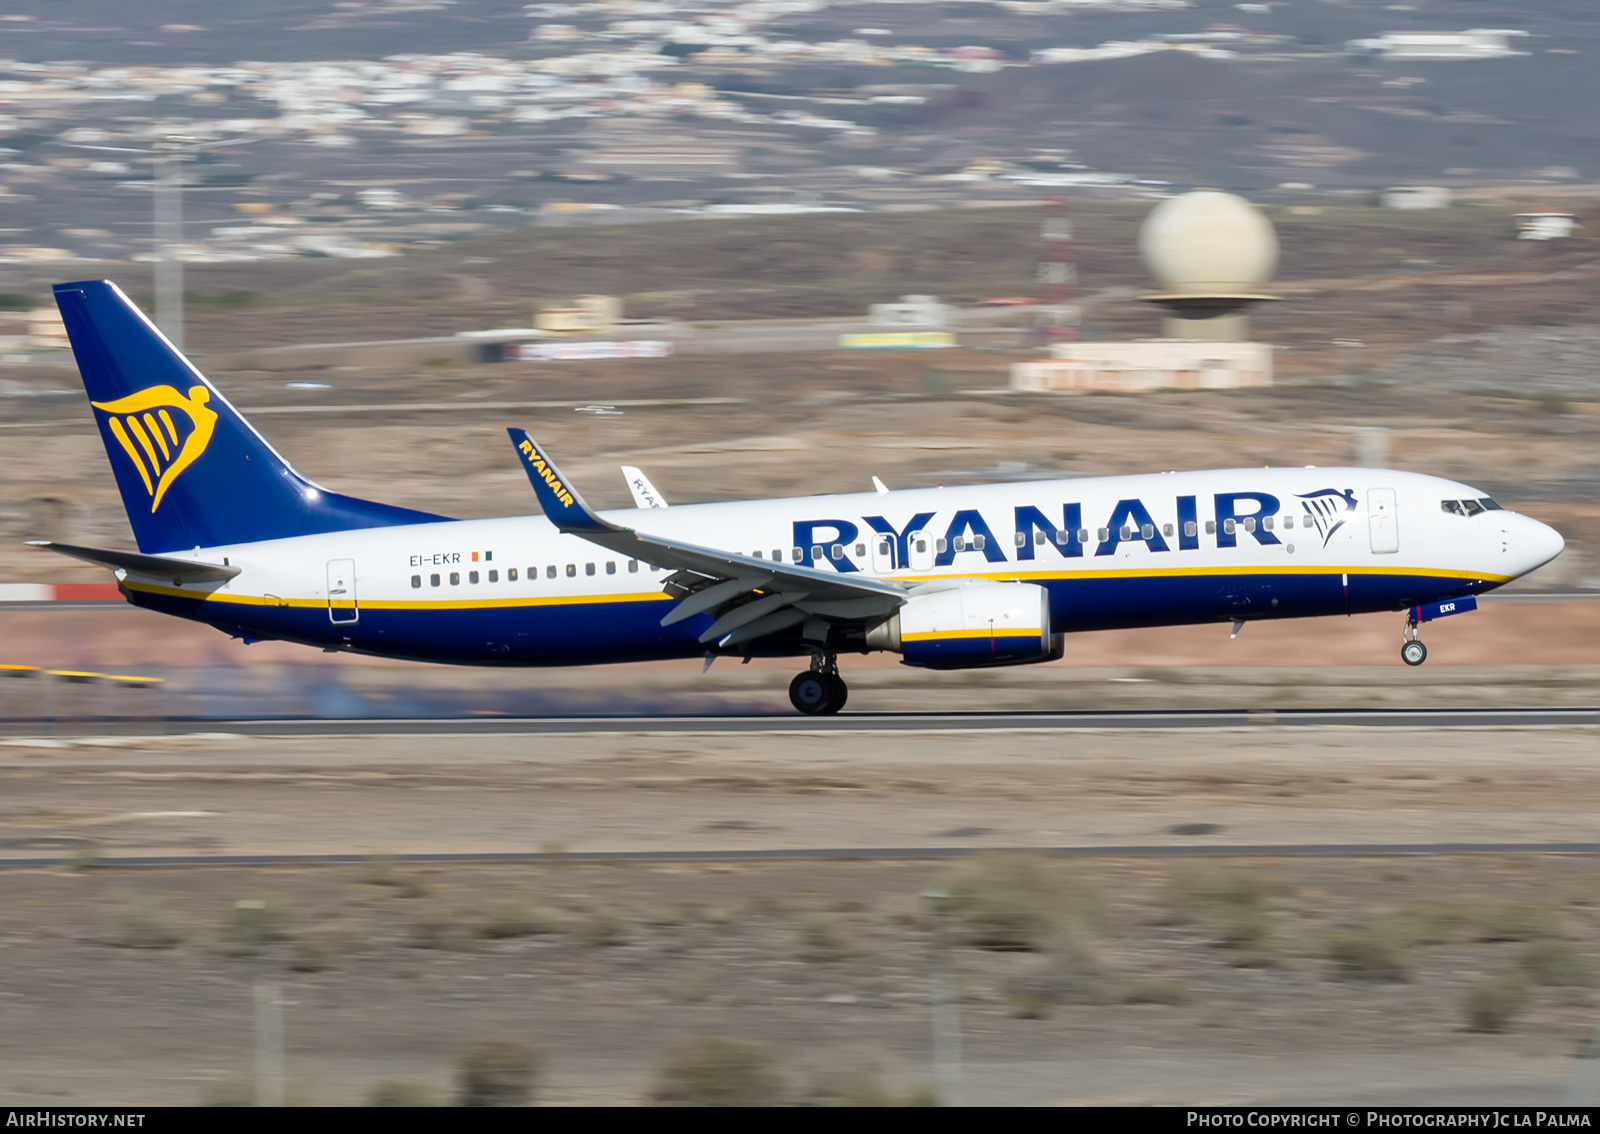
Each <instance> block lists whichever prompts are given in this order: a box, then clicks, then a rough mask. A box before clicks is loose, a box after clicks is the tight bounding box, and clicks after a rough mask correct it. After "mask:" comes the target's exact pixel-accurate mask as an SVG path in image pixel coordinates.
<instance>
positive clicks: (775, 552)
mask: <svg viewBox="0 0 1600 1134" xmlns="http://www.w3.org/2000/svg"><path fill="white" fill-rule="evenodd" d="M772 561H773V562H774V563H782V562H783V550H782V549H781V548H777V547H775V548H773V549H772Z"/></svg>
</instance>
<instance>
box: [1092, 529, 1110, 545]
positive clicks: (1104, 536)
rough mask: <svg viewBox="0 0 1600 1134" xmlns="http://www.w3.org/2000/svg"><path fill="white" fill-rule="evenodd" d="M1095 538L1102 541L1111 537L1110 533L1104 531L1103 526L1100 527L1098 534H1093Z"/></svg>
mask: <svg viewBox="0 0 1600 1134" xmlns="http://www.w3.org/2000/svg"><path fill="white" fill-rule="evenodd" d="M1095 538H1096V539H1097V540H1099V541H1100V542H1101V543H1104V542H1105V541H1106V540H1108V539H1110V538H1111V533H1110V532H1108V531H1106V529H1105V528H1101V529H1100V531H1099V534H1097V535H1096V536H1095Z"/></svg>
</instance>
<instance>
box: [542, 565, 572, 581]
mask: <svg viewBox="0 0 1600 1134" xmlns="http://www.w3.org/2000/svg"><path fill="white" fill-rule="evenodd" d="M570 573H571V572H570V571H569V572H568V574H570ZM544 577H545V578H546V579H554V578H555V577H556V565H555V564H554V563H552V564H550V566H548V567H546V568H545V569H544Z"/></svg>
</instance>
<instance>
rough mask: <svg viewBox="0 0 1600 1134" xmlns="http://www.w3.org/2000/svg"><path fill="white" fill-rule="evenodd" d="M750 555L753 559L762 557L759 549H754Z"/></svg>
mask: <svg viewBox="0 0 1600 1134" xmlns="http://www.w3.org/2000/svg"><path fill="white" fill-rule="evenodd" d="M750 557H751V558H752V559H760V558H761V553H760V552H759V551H752V552H751V553H750Z"/></svg>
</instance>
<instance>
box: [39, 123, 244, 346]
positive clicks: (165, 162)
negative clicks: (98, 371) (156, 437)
mask: <svg viewBox="0 0 1600 1134" xmlns="http://www.w3.org/2000/svg"><path fill="white" fill-rule="evenodd" d="M255 140H256V139H254V138H219V139H217V140H215V141H211V142H200V141H196V140H195V139H194V138H189V137H185V136H183V135H181V134H168V135H166V136H165V137H163V138H160V139H158V140H157V141H156V142H154V143H153V144H152V145H151V148H150V149H148V150H142V149H136V148H134V147H131V146H91V145H82V144H79V143H76V142H74V143H69V144H70V145H72V147H73V148H74V149H80V150H103V151H106V152H107V153H118V154H137V155H138V156H139V157H140V158H142V159H144V160H147V161H150V162H151V163H152V164H153V166H154V168H153V170H152V174H151V185H150V187H151V189H152V191H153V192H152V194H151V195H152V196H153V197H154V198H155V202H154V204H155V245H156V326H157V327H159V328H160V329H161V333H162V334H164V335H166V336H167V339H168V341H170V342H171V343H172V345H173V346H175V347H177V348H178V349H179V350H182V349H183V163H184V162H186V161H188V160H189V157H190V155H192V154H194V153H196V152H198V151H200V150H210V149H216V148H217V147H219V146H243V145H248V144H249V143H251V142H253V141H255Z"/></svg>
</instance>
